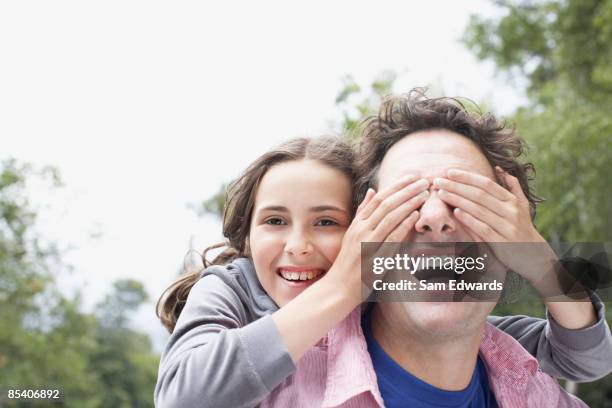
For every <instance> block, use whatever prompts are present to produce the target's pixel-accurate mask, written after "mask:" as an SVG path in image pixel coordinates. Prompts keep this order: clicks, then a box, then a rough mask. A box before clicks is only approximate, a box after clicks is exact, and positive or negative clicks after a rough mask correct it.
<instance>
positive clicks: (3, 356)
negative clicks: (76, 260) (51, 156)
mask: <svg viewBox="0 0 612 408" xmlns="http://www.w3.org/2000/svg"><path fill="white" fill-rule="evenodd" d="M34 179H42V180H46V181H47V182H49V183H50V184H51V185H52V186H58V185H60V181H59V177H58V174H57V172H56V171H55V170H54V169H52V168H45V169H35V168H33V167H32V166H29V165H26V164H22V163H19V162H17V161H15V160H5V161H3V162H1V163H0V388H2V389H7V388H16V389H24V388H25V389H28V388H29V389H32V388H44V389H49V388H59V389H61V390H62V391H63V393H64V402H63V403H62V404H61V405H63V406H67V407H79V408H80V407H118V406H119V407H120V406H126V407H127V406H129V407H143V406H153V402H152V399H153V398H152V397H153V387H154V384H155V377H156V371H157V364H158V361H159V357H158V356H157V355H156V354H155V353H153V352H152V350H151V345H150V343H149V339H148V338H147V337H146V336H145V335H143V334H141V333H138V332H135V331H133V330H130V329H129V328H127V322H128V317H129V313H130V312H131V311H133V310H135V308H136V307H138V306H139V305H140V304H141V303H142V302H143V301H144V299H146V294H145V293H144V290H143V288H142V285H141V284H139V283H138V282H134V281H120V282H117V283H115V286H114V288H115V292H114V293H113V294H111V295H109V296H107V297H106V298H105V299H104V300H103V301H102V302H101V303H100V305H99V307H98V309H97V312H98V315H96V314H88V313H84V312H83V311H82V310H81V302H80V294H78V293H77V295H76V296H74V297H73V298H67V297H66V296H65V295H64V294H62V292H61V291H60V290H59V288H58V287H57V283H56V277H57V276H58V275H59V274H62V273H64V272H65V271H66V270H68V267H67V266H66V265H64V264H63V262H62V259H61V253H60V252H59V251H58V250H57V249H56V248H55V247H54V246H53V245H46V246H45V245H43V244H41V239H40V234H39V233H38V231H37V229H36V209H35V208H34V206H33V205H32V204H31V203H30V200H29V197H28V188H27V187H28V183H29V182H30V181H32V180H34ZM109 367H115V368H117V367H118V369H116V370H115V371H113V370H112V369H111V368H109ZM2 397H4V396H2ZM5 404H6V405H8V404H9V401H3V400H0V406H4V405H5ZM11 404H12V405H13V406H41V407H42V406H48V403H46V402H34V403H29V402H27V403H26V402H23V401H21V402H13V403H11Z"/></svg>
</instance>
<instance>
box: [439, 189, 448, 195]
mask: <svg viewBox="0 0 612 408" xmlns="http://www.w3.org/2000/svg"><path fill="white" fill-rule="evenodd" d="M438 194H446V191H444V190H442V189H439V190H438Z"/></svg>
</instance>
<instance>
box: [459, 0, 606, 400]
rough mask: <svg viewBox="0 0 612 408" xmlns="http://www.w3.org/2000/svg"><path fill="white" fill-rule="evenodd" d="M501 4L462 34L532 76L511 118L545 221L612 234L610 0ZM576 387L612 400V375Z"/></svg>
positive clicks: (577, 233)
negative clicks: (534, 172)
mask: <svg viewBox="0 0 612 408" xmlns="http://www.w3.org/2000/svg"><path fill="white" fill-rule="evenodd" d="M495 4H497V5H498V6H499V7H500V11H501V12H502V13H501V14H502V17H498V18H485V17H482V16H477V15H475V16H472V17H471V20H470V24H469V26H468V28H467V29H466V32H465V35H464V42H465V44H466V45H467V47H468V48H469V49H471V50H472V51H473V52H474V54H475V55H476V56H477V57H479V58H480V59H488V60H492V61H494V62H495V64H496V66H497V67H498V70H499V72H500V74H502V75H506V76H508V77H510V78H514V79H516V80H517V82H519V83H520V82H521V81H526V84H527V95H528V97H529V104H528V105H527V106H524V107H521V108H519V109H518V110H517V111H516V113H515V114H514V115H513V117H512V118H510V119H511V120H512V121H514V122H515V123H516V125H517V129H518V131H519V132H520V134H521V135H522V136H523V137H524V138H525V139H526V141H527V142H528V144H529V146H530V151H529V159H530V161H532V162H533V163H534V164H535V167H536V169H537V171H538V173H537V174H538V175H537V178H536V180H535V188H536V191H537V192H538V194H540V195H541V196H543V197H544V198H545V199H546V200H547V201H546V202H545V203H543V204H541V205H539V207H538V216H537V218H536V224H537V225H538V229H539V230H540V231H541V232H542V233H543V234H544V236H545V237H547V238H548V239H549V240H553V241H587V242H588V241H610V238H611V237H612V232H611V231H612V229H611V228H612V189H611V188H610V181H609V178H610V177H611V176H612V149H610V146H611V145H612V120H611V119H610V112H611V111H612V1H611V0H565V1H560V2H559V1H550V0H539V1H538V0H515V1H509V0H506V1H502V0H500V1H495ZM606 306H607V319H608V321H610V317H611V316H612V311H611V310H610V308H611V307H612V304H611V303H610V302H606ZM504 311H505V312H508V313H516V307H513V305H508V306H505V310H504ZM578 394H579V396H580V397H581V398H582V399H583V400H584V401H585V402H587V403H588V404H589V405H590V406H597V407H604V406H612V376H607V377H606V378H604V379H602V380H600V381H597V382H593V383H590V384H581V385H580V387H579V388H578Z"/></svg>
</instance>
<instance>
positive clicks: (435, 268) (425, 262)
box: [414, 255, 462, 282]
mask: <svg viewBox="0 0 612 408" xmlns="http://www.w3.org/2000/svg"><path fill="white" fill-rule="evenodd" d="M449 258H455V255H436V256H433V257H424V258H422V262H421V264H420V265H419V267H418V269H417V270H416V271H415V272H414V277H415V278H417V279H418V280H427V281H428V282H448V281H449V280H451V279H458V280H460V279H461V278H462V276H461V275H462V274H459V273H456V272H455V270H454V269H446V268H443V267H442V264H443V261H448V259H449Z"/></svg>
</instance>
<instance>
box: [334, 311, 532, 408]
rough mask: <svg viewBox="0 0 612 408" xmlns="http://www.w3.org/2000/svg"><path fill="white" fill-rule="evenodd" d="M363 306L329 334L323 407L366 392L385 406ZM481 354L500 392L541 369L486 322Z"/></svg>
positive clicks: (515, 386)
mask: <svg viewBox="0 0 612 408" xmlns="http://www.w3.org/2000/svg"><path fill="white" fill-rule="evenodd" d="M361 311H362V307H361V306H360V307H357V308H355V309H354V310H353V311H352V312H351V314H350V315H349V316H347V318H346V319H344V320H343V321H342V322H341V323H340V324H339V325H337V326H336V327H334V328H333V329H332V330H331V331H330V332H329V333H328V336H327V345H328V353H327V380H326V388H325V395H324V397H323V404H322V406H323V407H336V406H339V405H341V404H342V403H344V402H345V401H348V400H349V399H351V398H353V397H355V396H357V395H359V394H361V393H364V392H369V393H371V394H372V396H373V398H374V400H375V401H376V402H377V403H378V405H379V406H380V407H384V403H383V399H382V396H381V395H380V391H379V389H378V383H377V380H376V373H375V372H374V367H373V365H372V359H371V358H370V355H369V353H368V349H367V344H366V341H365V336H364V334H363V330H362V328H361ZM480 355H481V357H482V359H483V361H484V362H485V365H486V366H487V373H488V376H489V384H490V386H491V387H492V389H493V391H494V393H495V394H496V395H498V390H500V385H502V384H503V385H504V388H510V389H512V390H514V391H516V392H523V391H524V390H525V389H526V388H527V385H528V383H529V381H530V380H531V379H532V377H534V376H535V375H536V374H537V372H538V370H539V364H538V362H537V360H536V359H535V358H534V357H533V356H532V355H531V354H529V353H528V352H527V350H525V349H524V348H523V346H521V345H520V343H519V342H518V341H516V340H515V339H514V338H512V337H511V336H509V335H508V334H506V333H504V332H502V331H501V330H499V329H497V328H496V327H494V326H493V325H491V324H490V323H486V324H485V328H484V333H483V337H482V341H481V344H480Z"/></svg>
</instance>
